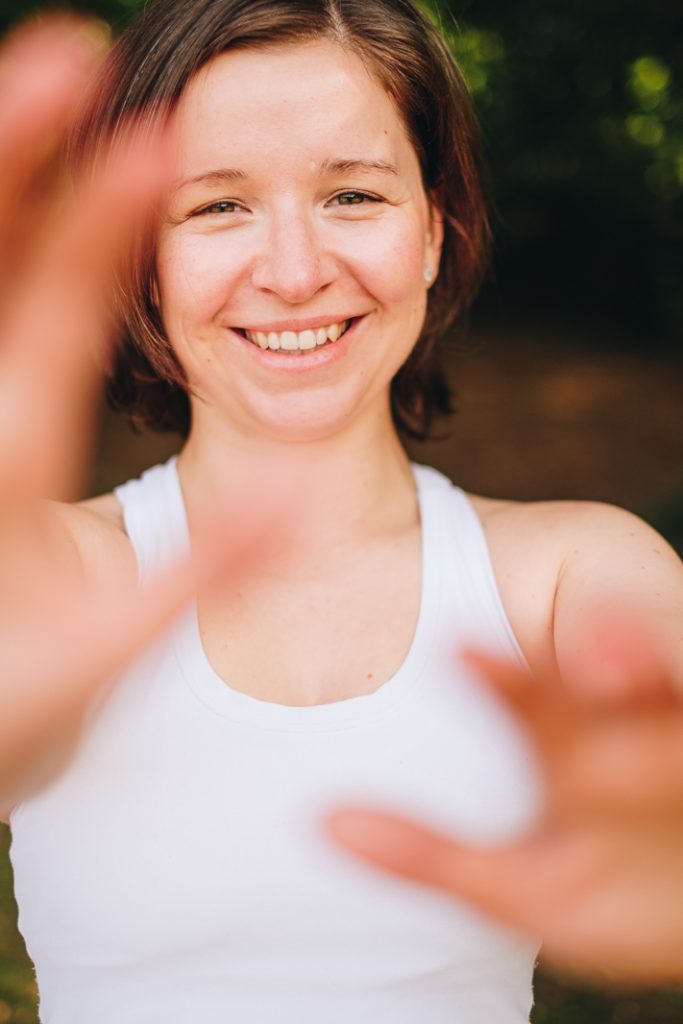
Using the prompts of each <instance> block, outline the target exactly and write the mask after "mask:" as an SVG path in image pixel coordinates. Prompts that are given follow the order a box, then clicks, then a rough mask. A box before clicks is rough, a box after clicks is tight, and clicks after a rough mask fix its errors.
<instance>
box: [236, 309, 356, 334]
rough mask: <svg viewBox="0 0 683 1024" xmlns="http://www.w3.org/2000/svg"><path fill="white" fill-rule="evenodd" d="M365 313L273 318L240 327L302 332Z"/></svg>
mask: <svg viewBox="0 0 683 1024" xmlns="http://www.w3.org/2000/svg"><path fill="white" fill-rule="evenodd" d="M364 315H365V314H362V313H361V314H358V313H357V314H355V316H354V315H351V314H348V313H347V314H345V315H344V314H342V315H341V316H336V315H332V316H313V317H309V318H307V319H305V320H304V319H301V320H271V321H269V322H268V323H264V324H240V325H239V328H240V330H242V331H262V332H263V333H264V334H267V333H268V332H269V331H274V332H275V333H277V334H281V333H282V332H283V331H294V333H295V334H300V333H301V332H302V331H316V330H317V329H318V328H319V327H329V326H330V325H331V324H343V323H344V322H345V321H346V320H354V319H358V317H359V316H364Z"/></svg>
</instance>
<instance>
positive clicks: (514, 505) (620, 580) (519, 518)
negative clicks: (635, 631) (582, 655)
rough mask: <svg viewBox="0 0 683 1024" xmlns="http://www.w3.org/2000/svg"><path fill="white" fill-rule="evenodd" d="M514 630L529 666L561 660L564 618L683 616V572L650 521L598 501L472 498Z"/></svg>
mask: <svg viewBox="0 0 683 1024" xmlns="http://www.w3.org/2000/svg"><path fill="white" fill-rule="evenodd" d="M471 500H472V504H473V506H474V509H475V511H476V513H477V515H478V516H479V519H480V521H481V524H482V527H483V529H484V532H485V534H486V538H487V542H488V546H489V551H490V554H491V561H492V565H493V569H494V573H495V576H496V580H497V583H498V587H499V590H500V594H501V598H502V600H503V604H504V606H505V608H506V611H507V614H508V617H509V618H510V622H511V625H512V627H513V629H514V631H515V633H516V635H517V637H518V639H519V641H520V644H521V646H522V648H523V650H524V651H525V654H526V655H527V658H528V659H529V661H530V663H531V664H534V665H538V666H539V668H541V669H542V668H543V667H545V666H546V665H547V664H549V663H550V662H551V661H552V662H554V661H555V654H556V639H557V621H558V612H559V613H560V614H561V615H563V616H565V617H566V616H567V615H571V614H572V612H573V611H574V610H575V609H577V608H578V607H579V606H586V605H587V604H588V603H589V602H590V603H591V604H592V605H597V604H599V603H602V604H603V605H606V604H608V603H609V602H610V601H611V602H613V603H614V602H621V603H622V604H623V603H626V602H628V603H630V604H631V605H632V606H633V607H635V608H638V609H640V608H642V609H643V611H644V614H645V615H646V617H647V616H649V615H650V614H654V611H653V609H654V608H656V607H657V606H658V605H659V607H660V609H661V606H662V604H663V603H666V605H667V607H670V608H672V609H673V611H672V615H673V614H676V610H678V611H679V612H680V611H683V566H682V564H681V560H680V558H679V557H678V555H677V554H676V553H675V552H674V551H673V549H672V548H671V547H670V546H669V545H668V544H667V543H666V541H665V540H664V539H663V538H662V537H661V536H660V535H659V534H658V533H657V532H656V531H655V530H654V529H653V528H652V527H651V526H649V525H648V524H647V523H645V522H644V521H643V520H642V519H640V518H638V516H636V515H634V514H633V513H631V512H628V511H626V510H625V509H622V508H618V507H616V506H613V505H608V504H603V503H600V502H589V501H545V502H516V501H501V500H496V499H490V498H483V497H477V496H472V497H471Z"/></svg>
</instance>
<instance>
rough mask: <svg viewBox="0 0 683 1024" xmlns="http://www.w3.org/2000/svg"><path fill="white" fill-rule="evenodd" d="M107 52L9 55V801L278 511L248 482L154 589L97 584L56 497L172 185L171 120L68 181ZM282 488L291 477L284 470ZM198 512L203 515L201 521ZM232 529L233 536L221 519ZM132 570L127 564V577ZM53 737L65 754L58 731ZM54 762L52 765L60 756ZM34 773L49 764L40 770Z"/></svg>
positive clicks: (46, 49)
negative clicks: (149, 230) (133, 267)
mask: <svg viewBox="0 0 683 1024" xmlns="http://www.w3.org/2000/svg"><path fill="white" fill-rule="evenodd" d="M103 48H104V42H103V36H102V32H101V29H100V28H99V27H98V25H97V24H94V23H88V22H82V21H78V20H74V19H69V18H66V17H62V18H55V19H47V20H45V21H43V22H42V23H41V24H40V25H38V26H33V27H30V28H26V27H25V28H23V29H20V30H19V31H18V32H17V33H15V35H14V36H13V37H12V38H11V39H10V40H9V41H8V42H7V43H6V44H5V45H4V48H3V49H2V50H1V51H0V264H1V265H2V270H3V272H2V274H0V806H4V807H5V808H9V807H10V806H11V805H12V804H13V803H14V802H15V801H16V800H17V799H19V798H20V797H21V796H23V795H24V794H25V792H26V790H27V788H28V787H30V786H33V785H35V784H36V783H37V782H41V781H44V779H45V777H46V772H47V774H49V772H50V771H52V770H54V767H55V765H54V764H53V763H52V761H51V762H50V765H49V767H48V766H47V765H46V764H44V763H40V761H41V758H44V756H45V755H47V754H49V753H50V751H51V749H52V746H53V745H54V742H53V741H54V739H55V737H58V738H61V737H63V736H64V735H67V734H69V733H71V732H73V731H74V730H75V729H76V728H77V725H78V719H79V714H80V712H81V711H82V709H83V707H84V706H85V704H86V703H87V701H88V700H89V699H90V698H91V697H92V695H93V693H94V692H95V691H96V690H97V688H98V687H101V686H102V685H104V684H106V682H107V681H108V680H109V679H110V678H111V677H112V676H113V675H115V674H116V673H117V672H118V671H119V670H120V669H121V668H122V667H123V666H124V665H125V663H126V661H127V660H129V659H130V658H131V657H132V656H133V655H134V654H135V653H136V652H137V651H138V650H139V649H140V648H141V647H142V646H143V645H144V644H145V643H146V642H147V641H149V640H150V638H152V637H153V636H154V634H155V633H156V632H158V631H159V630H160V629H161V628H162V627H163V626H164V625H165V624H166V623H167V622H168V621H169V620H170V619H171V617H172V616H173V615H174V613H176V612H177V611H178V609H179V608H180V607H181V605H182V604H183V603H184V602H185V601H186V599H187V598H188V597H189V595H190V594H191V592H192V591H193V589H194V588H195V587H196V586H197V584H198V583H200V582H204V583H205V582H207V581H208V580H209V579H210V578H211V577H212V576H215V575H218V574H220V573H221V572H223V571H224V570H225V569H226V567H227V566H230V567H231V568H232V569H233V570H237V569H238V568H239V567H240V566H241V565H244V564H246V563H248V562H249V560H250V559H251V558H252V557H254V555H255V553H256V552H257V550H259V548H260V547H261V545H262V541H263V538H264V534H265V533H266V532H267V531H268V530H269V527H271V526H272V525H273V523H274V522H275V521H276V520H280V521H281V519H282V507H283V493H282V491H283V488H282V487H281V486H279V484H278V481H275V483H273V481H272V480H271V481H270V482H269V485H268V492H267V493H266V491H265V485H264V484H262V483H258V482H252V485H251V492H250V493H248V494H243V495H242V496H241V497H242V498H243V501H242V502H241V503H240V504H239V507H238V508H237V509H236V508H235V506H234V503H233V505H232V507H231V510H230V513H229V518H227V516H226V513H225V509H224V508H221V506H220V502H219V503H218V504H217V505H216V506H215V507H214V511H213V512H212V513H211V514H210V515H209V514H207V515H205V516H204V519H203V520H202V518H201V513H200V514H199V516H198V517H197V516H196V517H195V526H197V525H198V526H199V529H196V530H195V534H196V543H195V544H194V550H193V556H194V557H193V560H192V564H186V565H184V566H180V567H179V568H178V569H176V570H175V571H172V572H170V573H169V574H168V575H167V576H166V577H165V578H164V579H162V580H160V581H159V582H158V583H155V584H154V585H151V586H149V587H147V588H146V589H144V590H142V589H140V588H139V587H138V586H137V582H136V577H135V569H134V566H132V559H130V560H129V562H130V564H128V565H125V566H124V565H123V562H125V558H124V559H123V560H122V564H121V566H120V567H119V566H116V567H114V566H112V568H107V570H106V572H100V573H99V574H98V576H97V582H96V583H95V582H92V581H91V580H88V579H87V578H86V577H87V573H85V572H84V571H83V565H82V561H81V558H80V553H79V551H78V550H77V546H76V545H74V544H73V542H72V541H70V538H69V530H68V529H63V522H64V519H63V516H62V515H61V514H60V510H59V506H56V505H55V506H52V505H50V504H48V503H46V502H45V501H44V500H43V499H45V498H46V497H49V498H66V497H73V496H74V495H76V494H78V493H79V490H80V487H81V486H82V483H83V480H84V479H85V476H86V470H87V463H88V456H89V452H90V447H91V441H92V435H93V432H94V431H93V418H94V415H95V410H96V406H97V399H98V394H99V386H100V378H101V372H102V368H103V366H104V365H105V364H106V360H107V355H108V353H107V348H108V344H109V338H108V335H109V327H110V323H111V299H112V295H111V291H112V281H113V278H114V275H115V273H116V271H117V269H118V268H119V267H120V266H121V265H122V263H121V261H122V260H123V261H125V254H126V246H127V245H128V244H130V236H131V232H132V231H133V230H134V228H135V226H136V224H137V223H138V221H139V218H140V217H141V216H143V215H144V214H145V212H146V211H147V210H148V209H149V207H150V204H151V203H152V202H153V201H155V200H156V199H157V198H158V197H159V195H160V194H161V193H162V191H163V188H164V186H165V185H166V174H167V171H166V170H165V167H166V166H167V165H168V164H169V163H170V161H169V160H168V158H167V157H168V149H167V147H168V143H167V141H165V140H164V138H163V132H162V131H161V130H159V131H158V133H156V134H155V132H154V131H151V130H150V129H149V128H148V129H147V130H146V131H145V132H142V131H136V130H135V127H134V126H131V128H130V130H129V132H128V135H127V138H126V139H125V142H124V143H122V144H120V145H118V146H117V151H116V152H112V153H109V154H108V157H107V159H106V160H104V161H101V164H102V166H100V167H98V168H97V169H96V168H90V171H89V172H88V173H84V174H83V177H82V180H81V181H80V182H77V183H75V184H74V183H70V182H66V181H65V180H64V177H63V175H62V173H61V171H60V165H59V155H60V149H61V147H62V145H63V142H64V138H65V135H66V133H67V132H68V129H69V126H70V123H71V122H72V120H73V118H74V114H75V110H76V107H77V105H78V103H79V102H80V101H81V100H82V97H83V94H84V92H85V91H86V90H87V88H88V85H89V83H90V81H91V78H92V76H93V72H94V70H95V68H96V66H97V62H98V60H99V57H100V56H101V54H102V51H103ZM280 483H282V481H280ZM197 519H198V520H199V522H198V523H197ZM226 523H227V529H226ZM131 566H132V571H131ZM57 747H58V748H59V749H60V750H61V747H60V742H58V743H57ZM53 760H54V759H53ZM36 768H37V769H38V771H37V774H36Z"/></svg>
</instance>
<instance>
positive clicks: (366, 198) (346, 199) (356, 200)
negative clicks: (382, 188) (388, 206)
mask: <svg viewBox="0 0 683 1024" xmlns="http://www.w3.org/2000/svg"><path fill="white" fill-rule="evenodd" d="M333 202H337V204H338V205H339V206H361V205H362V204H363V203H381V202H382V200H381V199H379V198H378V197H377V196H371V195H368V193H367V192H340V193H339V194H338V195H336V196H335V197H334V200H333Z"/></svg>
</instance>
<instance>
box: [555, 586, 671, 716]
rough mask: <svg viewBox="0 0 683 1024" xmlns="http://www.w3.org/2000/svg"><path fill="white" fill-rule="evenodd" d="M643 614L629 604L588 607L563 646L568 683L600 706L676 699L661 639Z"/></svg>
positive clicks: (585, 698)
mask: <svg viewBox="0 0 683 1024" xmlns="http://www.w3.org/2000/svg"><path fill="white" fill-rule="evenodd" d="M641 620H642V616H641V615H639V614H638V612H637V611H635V610H634V609H633V608H630V607H628V606H622V607H612V608H611V609H610V610H609V611H608V612H606V611H604V610H603V609H602V608H598V609H597V610H596V611H595V612H594V613H592V614H589V613H587V612H586V611H585V610H584V613H583V618H582V621H581V622H580V623H579V624H577V627H576V628H575V629H574V630H573V631H570V632H569V633H568V636H567V638H566V641H565V644H564V649H563V650H562V651H561V652H560V657H561V663H562V677H563V684H564V686H565V688H566V689H567V690H568V691H570V692H572V693H573V694H574V695H575V696H576V697H577V698H578V699H579V700H581V701H584V702H585V703H586V704H589V705H591V706H593V707H595V708H605V709H610V708H619V707H625V706H626V705H629V704H630V705H634V706H635V705H636V704H638V705H652V704H653V703H655V702H664V703H666V702H668V703H671V702H673V701H674V700H675V699H676V688H675V686H674V685H673V680H672V679H671V678H669V674H668V672H667V671H666V668H665V665H664V662H663V659H662V657H661V649H662V645H661V644H660V643H658V642H657V639H656V637H655V636H654V635H653V634H652V632H651V631H650V630H648V629H647V628H646V627H645V626H644V625H643V623H642V621H641Z"/></svg>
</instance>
